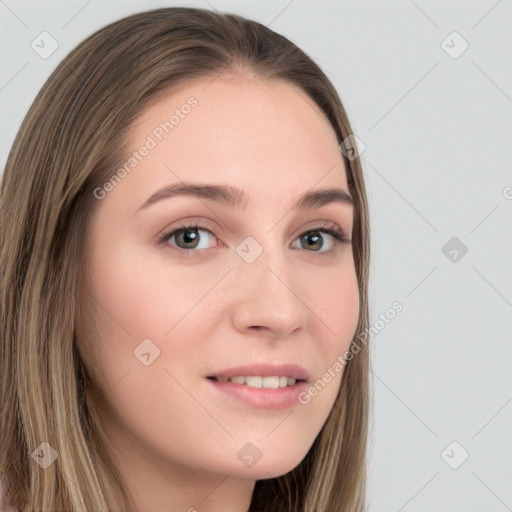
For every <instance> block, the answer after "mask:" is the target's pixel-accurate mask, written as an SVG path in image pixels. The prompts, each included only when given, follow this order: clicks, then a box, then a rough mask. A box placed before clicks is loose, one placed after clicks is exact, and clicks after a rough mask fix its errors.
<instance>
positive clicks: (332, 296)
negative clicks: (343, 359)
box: [307, 264, 359, 352]
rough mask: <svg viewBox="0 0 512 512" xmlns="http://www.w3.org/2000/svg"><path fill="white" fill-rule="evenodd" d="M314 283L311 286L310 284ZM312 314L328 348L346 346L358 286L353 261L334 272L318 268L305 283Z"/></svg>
mask: <svg viewBox="0 0 512 512" xmlns="http://www.w3.org/2000/svg"><path fill="white" fill-rule="evenodd" d="M313 284H314V286H313ZM307 296H308V297H309V301H310V304H308V306H309V307H310V308H311V310H312V315H313V316H314V317H316V318H317V319H318V323H319V324H320V325H321V326H322V327H323V332H325V333H326V334H325V336H324V339H326V340H329V342H328V344H329V345H330V347H331V350H329V352H331V351H332V350H336V351H339V350H341V349H344V348H347V347H348V345H349V343H350V341H351V339H352V337H353V336H354V334H355V330H356V327H357V322H358V319H359V286H358V282H357V276H356V272H355V268H354V265H353V264H349V265H346V266H342V267H340V269H339V270H337V271H324V272H322V271H321V270H319V271H318V272H317V273H316V275H313V276H312V278H311V281H310V282H309V283H308V292H307Z"/></svg>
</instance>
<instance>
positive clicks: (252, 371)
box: [209, 363, 310, 381]
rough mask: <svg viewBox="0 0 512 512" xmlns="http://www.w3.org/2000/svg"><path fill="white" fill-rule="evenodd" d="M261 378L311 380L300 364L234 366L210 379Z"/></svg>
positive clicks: (214, 374)
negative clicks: (254, 376) (255, 376)
mask: <svg viewBox="0 0 512 512" xmlns="http://www.w3.org/2000/svg"><path fill="white" fill-rule="evenodd" d="M253 375H257V376H261V377H283V376H284V377H290V378H292V379H295V380H302V381H308V380H309V378H310V374H309V372H308V371H307V370H306V368H304V366H302V365H301V364H299V363H278V364H270V363H257V364H247V365H241V366H233V367H232V368H226V369H225V370H220V371H218V372H215V373H213V374H211V375H209V377H227V378H228V379H230V378H232V377H237V376H242V377H247V376H253Z"/></svg>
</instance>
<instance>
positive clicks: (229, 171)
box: [129, 72, 347, 201]
mask: <svg viewBox="0 0 512 512" xmlns="http://www.w3.org/2000/svg"><path fill="white" fill-rule="evenodd" d="M192 105H193V106H192ZM148 140H151V141H152V145H153V146H154V147H153V149H151V151H150V152H149V154H148V155H147V156H146V157H145V158H144V160H143V161H141V163H140V164H139V165H138V168H139V169H137V171H138V172H135V173H133V174H134V175H135V176H134V178H135V180H133V181H137V182H138V185H139V186H140V187H142V188H143V189H146V191H147V192H148V191H149V187H150V184H149V182H150V181H154V179H155V180H159V183H161V182H162V180H164V181H165V180H167V182H169V183H172V182H176V181H180V180H185V181H187V180H190V181H198V182H211V181H212V179H215V180H216V181H217V182H219V181H222V182H226V183H229V184H230V185H232V186H235V187H238V188H241V189H247V188H249V189H251V190H252V191H253V193H254V194H257V193H258V192H260V193H264V194H267V198H268V199H269V200H270V199H271V196H270V195H269V192H270V191H269V184H272V190H275V191H276V193H277V194H278V195H282V194H283V193H284V192H286V194H287V195H289V194H292V195H298V194H299V193H302V192H304V189H307V188H311V187H314V186H315V185H317V184H318V186H322V187H327V186H338V187H343V188H345V189H346V188H347V181H346V174H345V173H346V171H345V166H344V163H343V158H342V156H341V153H340V151H339V149H338V142H337V138H336V134H335V132H334V130H333V128H332V126H331V125H330V123H329V121H328V120H327V118H326V116H325V114H324V113H323V112H322V111H321V110H320V108H319V107H318V106H317V105H316V103H315V102H314V101H313V100H312V98H310V97H309V96H308V95H307V94H306V93H305V92H304V91H302V90H301V89H300V88H298V87H297V86H295V85H293V84H290V83H288V82H286V81H283V80H276V79H271V80H266V79H261V78H255V77H249V76H247V75H243V74H241V73H235V72H230V73H223V74H221V75H215V76H212V77H205V78H201V79H195V80H192V81H190V82H187V83H184V84H180V86H179V87H175V88H172V89H170V90H169V91H168V92H167V93H165V94H162V95H160V96H159V98H158V99H156V100H155V101H153V102H152V103H151V105H150V106H148V107H147V108H146V109H145V110H144V111H143V112H142V113H141V115H140V116H139V117H138V119H137V120H136V121H135V123H133V125H132V126H131V128H130V131H129V146H130V148H131V149H132V150H137V148H139V147H140V146H142V145H144V144H145V143H146V142H147V141H148ZM153 178H154V179H153ZM134 184H135V183H134ZM275 200H277V201H279V197H276V198H275Z"/></svg>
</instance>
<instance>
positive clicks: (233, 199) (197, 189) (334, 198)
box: [137, 182, 354, 212]
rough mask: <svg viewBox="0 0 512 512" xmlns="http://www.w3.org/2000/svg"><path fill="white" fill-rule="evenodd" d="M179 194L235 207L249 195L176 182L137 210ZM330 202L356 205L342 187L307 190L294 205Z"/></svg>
mask: <svg viewBox="0 0 512 512" xmlns="http://www.w3.org/2000/svg"><path fill="white" fill-rule="evenodd" d="M178 196H188V197H196V198H198V199H207V200H209V201H216V202H219V203H224V204H226V205H228V206H231V207H233V208H240V209H243V208H245V206H246V204H247V197H246V195H245V193H244V191H243V190H241V189H239V188H235V187H230V186H228V185H215V184H200V183H191V182H181V183H174V184H172V185H169V186H167V187H164V188H162V189H160V190H157V191H156V192H155V193H154V194H152V195H151V196H150V197H149V198H148V199H147V200H146V201H145V202H144V203H143V204H142V206H141V207H140V208H139V209H138V210H137V212H139V211H140V210H143V209H145V208H148V207H149V206H151V205H153V204H155V203H157V202H159V201H162V200H164V199H171V198H174V197H178ZM329 203H342V204H348V205H351V206H352V207H353V206H354V199H353V198H352V196H351V195H350V194H349V193H348V192H347V191H346V190H344V189H342V188H324V189H318V190H313V191H309V192H306V193H305V194H303V195H302V196H301V197H299V199H298V200H297V201H296V202H295V204H294V205H293V206H292V209H293V210H309V209H313V208H320V207H322V206H324V205H326V204H329Z"/></svg>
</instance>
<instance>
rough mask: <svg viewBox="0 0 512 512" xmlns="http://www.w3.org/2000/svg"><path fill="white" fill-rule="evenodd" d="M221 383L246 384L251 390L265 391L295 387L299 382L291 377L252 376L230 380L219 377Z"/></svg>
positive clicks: (238, 376)
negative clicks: (261, 389) (263, 389)
mask: <svg viewBox="0 0 512 512" xmlns="http://www.w3.org/2000/svg"><path fill="white" fill-rule="evenodd" d="M217 380H218V381H219V382H228V381H229V382H233V383H234V384H245V385H246V386H249V387H251V388H265V389H277V388H285V387H286V386H294V385H295V383H296V382H297V381H296V380H295V379H292V378H291V377H285V376H283V377H260V376H258V375H251V376H248V377H243V376H240V375H237V376H236V377H232V378H231V379H228V378H227V377H217Z"/></svg>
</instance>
